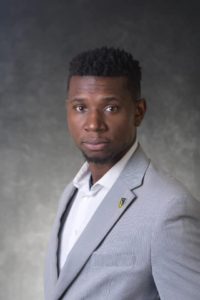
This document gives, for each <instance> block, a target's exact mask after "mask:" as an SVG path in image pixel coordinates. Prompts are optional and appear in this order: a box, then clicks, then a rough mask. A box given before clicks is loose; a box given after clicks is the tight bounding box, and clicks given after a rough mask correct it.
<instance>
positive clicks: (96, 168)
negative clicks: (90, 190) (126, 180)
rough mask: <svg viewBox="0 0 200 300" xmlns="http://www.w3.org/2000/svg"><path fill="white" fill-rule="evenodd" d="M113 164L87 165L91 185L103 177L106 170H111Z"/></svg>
mask: <svg viewBox="0 0 200 300" xmlns="http://www.w3.org/2000/svg"><path fill="white" fill-rule="evenodd" d="M112 166H113V164H112V163H111V164H96V163H89V170H90V172H91V174H92V183H93V184H94V183H95V182H97V181H98V180H99V179H100V178H101V177H103V175H104V174H106V172H108V170H110V169H111V168H112Z"/></svg>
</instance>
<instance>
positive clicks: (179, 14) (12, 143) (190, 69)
mask: <svg viewBox="0 0 200 300" xmlns="http://www.w3.org/2000/svg"><path fill="white" fill-rule="evenodd" d="M199 14H200V4H199V1H189V2H188V1H142V0H140V1H139V0H138V1H119V0H111V1H106V0H101V1H92V0H73V1H72V0H68V1H64V0H59V1H50V0H49V1H47V0H45V1H39V0H36V1H19V0H15V1H14V0H7V1H6V0H3V1H2V0H0V194H1V195H0V234H1V236H0V239H1V242H0V299H7V300H13V299H15V300H27V299H29V300H35V299H38V300H40V299H41V300H42V299H43V265H44V256H45V249H46V246H47V241H48V238H49V233H50V229H51V226H52V222H53V219H54V217H55V213H56V208H57V203H58V199H59V196H60V194H61V192H62V190H63V188H64V186H65V185H66V183H67V182H68V181H69V180H70V179H72V177H73V176H74V175H75V174H76V172H77V171H78V169H79V167H80V165H81V163H82V162H83V160H82V157H81V155H80V154H79V152H78V151H77V150H76V148H75V146H74V145H73V142H72V140H71V139H70V137H69V135H68V132H67V128H66V121H65V105H64V102H65V97H66V78H67V66H68V62H69V60H70V58H72V56H74V55H75V54H76V53H78V52H79V51H81V50H86V49H88V48H94V47H98V46H102V45H108V46H117V47H122V48H125V49H126V50H128V51H130V52H132V53H133V55H134V56H135V58H137V59H139V60H140V62H141V65H142V70H143V80H142V91H143V92H142V94H143V96H144V97H145V98H146V100H147V105H148V111H147V115H146V117H145V120H144V123H143V125H142V126H141V128H140V130H139V140H140V142H141V144H142V146H143V148H144V149H145V151H146V153H147V154H148V155H149V156H150V157H151V158H152V159H153V160H154V161H155V162H156V164H158V165H161V166H162V168H163V169H165V170H167V171H169V172H170V173H172V174H173V175H174V176H176V177H177V178H178V179H179V180H180V181H182V182H184V184H185V185H186V186H187V188H188V189H189V190H190V191H191V193H192V194H193V195H194V196H195V197H196V198H198V199H200V184H199V183H200V182H199V178H200V168H199V167H200V150H199V149H200V142H199V128H200V101H199V86H200V85H199V83H200V82H199V78H200V70H199V62H200V61H199V60H200V55H199V46H200V43H199V41H200V36H199V28H200V18H199ZM102 222H103V220H102Z"/></svg>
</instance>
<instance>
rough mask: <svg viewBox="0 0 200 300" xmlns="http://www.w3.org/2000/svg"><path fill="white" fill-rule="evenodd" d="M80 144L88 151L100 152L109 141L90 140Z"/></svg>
mask: <svg viewBox="0 0 200 300" xmlns="http://www.w3.org/2000/svg"><path fill="white" fill-rule="evenodd" d="M82 144H83V145H84V147H85V148H87V149H88V150H90V151H101V150H104V149H105V148H106V147H107V146H108V144H109V141H108V140H105V139H91V140H85V141H83V142H82Z"/></svg>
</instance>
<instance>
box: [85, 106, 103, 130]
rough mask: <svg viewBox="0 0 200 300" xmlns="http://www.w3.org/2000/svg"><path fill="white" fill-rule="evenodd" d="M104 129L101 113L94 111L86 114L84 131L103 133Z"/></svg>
mask: <svg viewBox="0 0 200 300" xmlns="http://www.w3.org/2000/svg"><path fill="white" fill-rule="evenodd" d="M106 128H107V126H106V123H105V120H104V116H103V112H100V111H98V110H95V111H90V112H88V113H87V116H86V122H85V130H86V131H105V130H106Z"/></svg>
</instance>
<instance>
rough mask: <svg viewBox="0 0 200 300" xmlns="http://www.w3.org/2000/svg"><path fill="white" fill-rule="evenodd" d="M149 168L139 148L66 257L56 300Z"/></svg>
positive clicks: (69, 283)
mask: <svg viewBox="0 0 200 300" xmlns="http://www.w3.org/2000/svg"><path fill="white" fill-rule="evenodd" d="M148 164H149V161H148V160H147V158H146V157H145V155H144V153H143V152H142V150H141V149H140V148H139V149H138V150H137V151H136V153H135V154H134V156H133V157H132V159H131V160H130V161H129V163H128V165H127V166H126V167H125V169H124V171H123V172H122V174H121V175H120V177H119V178H118V180H117V181H116V182H115V184H114V185H113V187H112V189H111V190H110V191H109V193H108V194H107V195H106V197H105V199H104V200H103V202H102V203H101V204H100V206H99V208H98V209H97V211H96V212H95V214H94V216H93V217H92V219H91V220H90V222H89V223H88V225H87V226H86V228H85V230H84V231H83V233H82V234H81V236H80V238H79V239H78V241H77V242H76V243H75V245H74V247H73V248H72V250H71V252H70V253H69V255H68V258H67V261H66V263H65V265H64V267H63V269H62V271H61V273H60V276H59V278H58V281H57V284H56V289H55V294H54V298H55V299H59V298H60V297H61V296H62V294H64V293H65V292H66V291H67V289H68V288H69V287H70V285H71V284H72V283H73V281H74V280H75V279H76V277H77V276H78V275H79V273H80V272H81V270H82V268H83V267H84V265H85V264H86V263H87V261H88V259H89V258H90V256H91V254H92V253H93V252H94V250H95V249H96V248H97V247H98V246H99V244H100V243H101V242H102V241H103V239H104V238H105V237H106V236H107V234H108V233H109V232H110V231H111V229H112V227H113V226H115V224H116V222H117V221H118V220H119V218H120V217H121V216H122V215H123V214H124V213H125V211H126V210H127V209H128V208H129V206H130V205H131V203H132V202H133V200H134V199H135V198H136V195H135V193H134V191H133V190H134V188H136V187H138V186H140V185H141V184H142V180H143V177H144V174H145V171H146V169H147V167H148Z"/></svg>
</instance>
